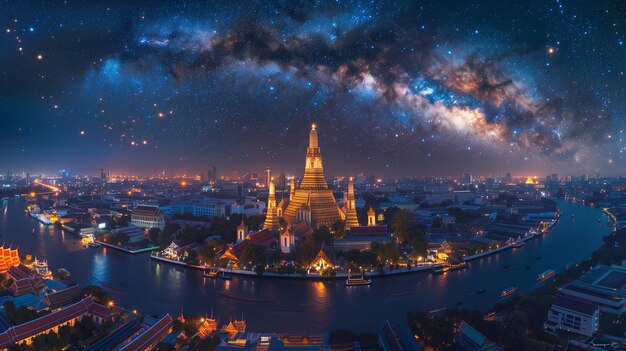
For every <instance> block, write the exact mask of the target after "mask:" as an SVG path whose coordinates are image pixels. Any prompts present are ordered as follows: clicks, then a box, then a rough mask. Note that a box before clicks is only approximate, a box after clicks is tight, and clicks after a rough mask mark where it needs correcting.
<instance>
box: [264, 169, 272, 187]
mask: <svg viewBox="0 0 626 351" xmlns="http://www.w3.org/2000/svg"><path fill="white" fill-rule="evenodd" d="M271 181H272V170H271V169H270V168H269V167H265V186H266V187H268V188H269V186H270V182H271Z"/></svg>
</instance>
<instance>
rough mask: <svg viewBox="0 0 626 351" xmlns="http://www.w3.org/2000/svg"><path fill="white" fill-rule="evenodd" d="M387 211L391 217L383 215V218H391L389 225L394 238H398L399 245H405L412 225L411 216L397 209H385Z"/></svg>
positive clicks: (409, 213) (405, 211)
mask: <svg viewBox="0 0 626 351" xmlns="http://www.w3.org/2000/svg"><path fill="white" fill-rule="evenodd" d="M392 209H394V210H392ZM387 211H389V212H391V217H388V216H387V214H385V218H391V220H390V225H391V228H392V229H393V234H394V236H395V237H396V238H398V240H399V241H400V242H401V243H406V242H407V241H408V239H409V236H410V230H411V226H412V224H413V214H412V213H411V212H409V211H407V210H401V209H399V208H397V207H394V208H390V209H387Z"/></svg>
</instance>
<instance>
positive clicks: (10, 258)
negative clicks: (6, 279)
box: [0, 246, 20, 273]
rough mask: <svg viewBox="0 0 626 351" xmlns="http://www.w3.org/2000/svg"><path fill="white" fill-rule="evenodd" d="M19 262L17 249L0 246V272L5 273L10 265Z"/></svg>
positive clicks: (15, 264)
mask: <svg viewBox="0 0 626 351" xmlns="http://www.w3.org/2000/svg"><path fill="white" fill-rule="evenodd" d="M18 264H20V257H19V254H18V252H17V249H15V250H13V249H11V248H5V247H4V246H2V247H0V273H5V272H6V271H8V270H9V268H11V267H12V266H17V265H18Z"/></svg>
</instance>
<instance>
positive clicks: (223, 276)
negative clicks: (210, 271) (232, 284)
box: [217, 271, 233, 280]
mask: <svg viewBox="0 0 626 351" xmlns="http://www.w3.org/2000/svg"><path fill="white" fill-rule="evenodd" d="M217 276H218V277H219V278H220V279H224V280H231V279H233V275H232V274H230V273H229V272H225V271H219V272H217Z"/></svg>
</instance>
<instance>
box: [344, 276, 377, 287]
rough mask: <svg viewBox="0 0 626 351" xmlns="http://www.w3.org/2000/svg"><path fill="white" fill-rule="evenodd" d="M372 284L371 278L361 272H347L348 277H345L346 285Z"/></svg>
mask: <svg viewBox="0 0 626 351" xmlns="http://www.w3.org/2000/svg"><path fill="white" fill-rule="evenodd" d="M370 284H372V278H370V277H369V276H366V275H365V274H363V273H358V274H352V273H348V278H347V279H346V286H357V285H370Z"/></svg>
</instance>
